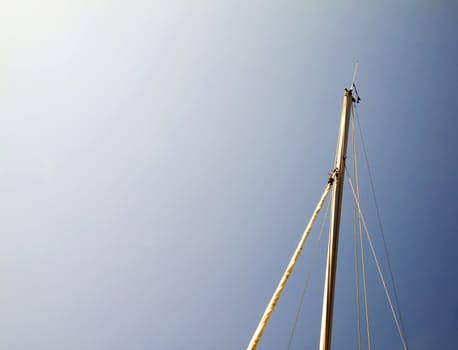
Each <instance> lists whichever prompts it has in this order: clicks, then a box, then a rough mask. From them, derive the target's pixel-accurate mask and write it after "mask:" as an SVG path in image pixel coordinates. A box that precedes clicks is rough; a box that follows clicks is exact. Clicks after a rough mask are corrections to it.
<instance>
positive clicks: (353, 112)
mask: <svg viewBox="0 0 458 350" xmlns="http://www.w3.org/2000/svg"><path fill="white" fill-rule="evenodd" d="M352 107H353V108H352V109H351V111H352V117H353V120H354V119H355V104H354V103H353V104H352ZM353 136H354V137H355V138H354V142H355V143H354V145H355V147H354V154H353V162H354V165H355V174H354V175H355V183H356V184H355V186H356V200H357V201H358V202H360V194H359V178H358V160H357V157H356V135H355V134H353ZM358 223H359V241H360V249H361V272H362V277H363V295H364V311H365V317H366V333H367V348H368V350H370V349H371V328H370V323H369V302H368V298H367V279H366V264H365V259H364V256H365V254H364V245H363V232H362V227H361V221H360V220H358Z"/></svg>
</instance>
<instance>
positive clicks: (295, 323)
mask: <svg viewBox="0 0 458 350" xmlns="http://www.w3.org/2000/svg"><path fill="white" fill-rule="evenodd" d="M330 203H331V201H330V200H328V204H327V205H326V211H325V214H324V217H323V220H322V222H321V227H320V233H319V234H318V240H317V242H316V243H315V247H314V248H313V255H312V262H311V264H310V267H309V269H308V271H307V277H306V279H305V285H304V289H303V291H302V295H301V300H300V303H299V307H298V309H297V312H296V318H295V319H294V324H293V328H292V329H291V334H290V336H289V340H288V350H290V349H291V345H292V342H293V337H294V333H295V331H296V327H297V323H298V321H299V315H300V313H301V310H302V306H303V304H304V298H305V294H306V293H307V289H308V286H309V282H310V277H311V275H312V270H313V267H314V265H315V260H316V256H317V254H318V247H319V244H320V241H321V237H322V236H323V230H324V225H325V223H326V218H327V217H328V215H329V212H330V208H331V206H330Z"/></svg>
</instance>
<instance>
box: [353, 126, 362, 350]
mask: <svg viewBox="0 0 458 350" xmlns="http://www.w3.org/2000/svg"><path fill="white" fill-rule="evenodd" d="M351 135H352V150H353V173H354V174H356V171H357V170H356V169H357V168H356V165H357V164H356V139H355V118H352V119H351ZM357 218H358V215H357V210H356V203H354V206H353V244H354V249H355V292H356V293H355V294H356V295H355V296H356V315H357V326H358V327H357V330H358V350H361V297H360V295H359V254H358V234H357V229H358V225H357ZM359 227H360V229H361V225H359Z"/></svg>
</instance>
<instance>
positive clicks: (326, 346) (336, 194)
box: [320, 89, 353, 350]
mask: <svg viewBox="0 0 458 350" xmlns="http://www.w3.org/2000/svg"><path fill="white" fill-rule="evenodd" d="M352 103H353V96H352V90H351V89H345V94H344V99H343V103H342V114H341V118H340V129H339V138H338V144H337V153H336V159H335V167H334V171H333V174H334V184H333V185H334V186H333V189H332V212H331V229H330V233H329V243H328V258H327V263H326V279H325V284H324V295H323V312H322V315H321V335H320V350H330V349H331V335H332V319H333V310H334V291H335V282H336V266H337V250H338V244H339V227H340V213H341V209H342V193H343V184H344V174H345V158H346V155H347V140H348V126H349V124H350V113H351V106H352Z"/></svg>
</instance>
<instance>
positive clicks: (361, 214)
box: [348, 178, 407, 350]
mask: <svg viewBox="0 0 458 350" xmlns="http://www.w3.org/2000/svg"><path fill="white" fill-rule="evenodd" d="M348 182H349V183H350V187H351V190H352V192H353V197H354V198H355V201H356V203H357V205H358V213H359V217H360V220H361V222H362V224H363V226H364V230H365V232H366V237H367V240H368V242H369V246H370V248H371V251H372V256H373V257H374V261H375V264H376V266H377V271H378V274H379V277H380V280H381V282H382V285H383V288H384V290H385V295H386V297H387V300H388V304H389V305H390V309H391V313H392V314H393V318H394V322H395V323H396V328H397V330H398V333H399V337H400V338H401V342H402V345H403V347H404V350H407V344H406V341H405V338H404V334H403V333H402V330H401V327H400V325H399V322H398V318H397V316H396V312H395V310H394V307H393V303H392V302H391V298H390V294H389V292H388V288H387V286H386V283H385V279H384V277H383V273H382V270H381V268H380V264H379V262H378V259H377V255H376V254H375V250H374V246H373V244H372V239H371V237H370V235H369V230H368V229H367V226H366V222H365V220H364V216H363V213H362V211H361V207H360V203H359V201H358V199H357V197H356V194H355V190H354V188H353V184H352V182H351V179H350V178H349V179H348Z"/></svg>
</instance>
